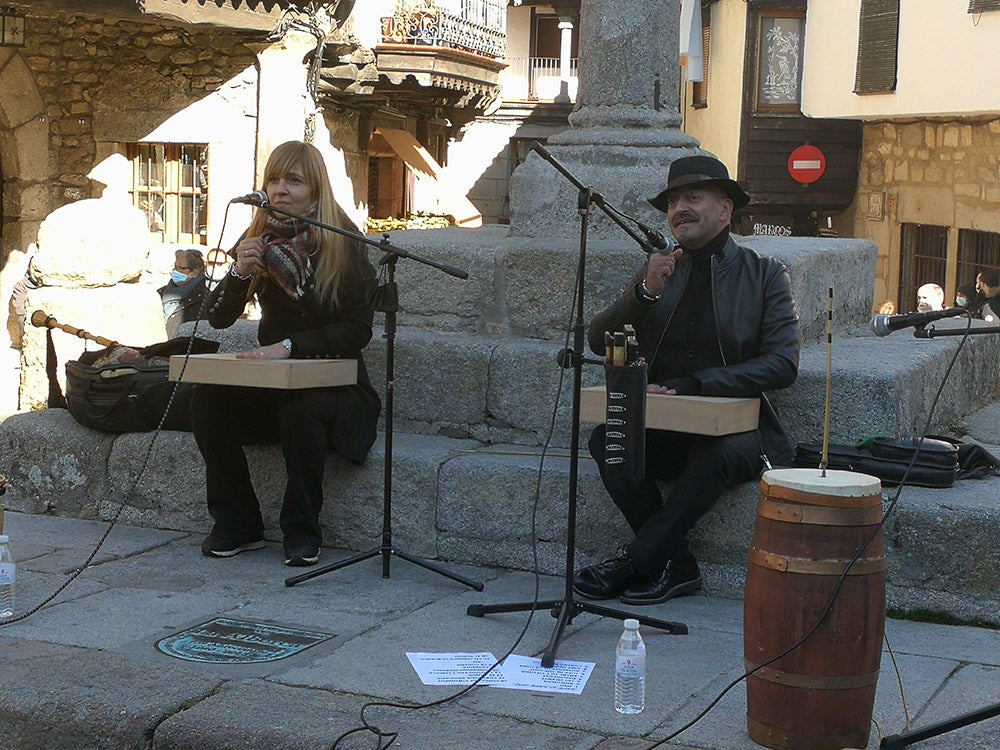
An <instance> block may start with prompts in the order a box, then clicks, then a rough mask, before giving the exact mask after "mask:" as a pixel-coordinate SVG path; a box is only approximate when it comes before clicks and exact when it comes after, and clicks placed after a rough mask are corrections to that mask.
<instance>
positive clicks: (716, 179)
mask: <svg viewBox="0 0 1000 750" xmlns="http://www.w3.org/2000/svg"><path fill="white" fill-rule="evenodd" d="M704 182H707V183H710V184H712V185H717V186H718V187H720V188H722V190H723V191H724V192H725V193H726V195H727V196H729V200H731V201H732V202H733V210H734V211H738V210H739V209H741V208H743V207H744V206H745V205H747V204H748V203H749V202H750V196H749V195H747V194H746V192H745V191H744V190H743V188H741V187H740V186H739V184H738V183H737V182H736V181H735V180H731V179H729V170H728V169H726V165H725V164H723V163H722V162H721V161H719V160H718V159H716V158H715V157H714V156H682V157H681V158H680V159H674V160H673V161H672V162H671V163H670V173H669V174H668V175H667V186H666V187H665V188H664V189H663V190H661V191H660V193H659V195H657V196H656V197H655V198H650V199H649V202H650V204H652V205H653V206H654V207H655V208H658V209H660V210H661V211H663V212H664V213H666V212H667V195H668V194H669V193H670V191H671V190H676V189H677V188H681V187H686V186H688V185H694V184H696V183H704Z"/></svg>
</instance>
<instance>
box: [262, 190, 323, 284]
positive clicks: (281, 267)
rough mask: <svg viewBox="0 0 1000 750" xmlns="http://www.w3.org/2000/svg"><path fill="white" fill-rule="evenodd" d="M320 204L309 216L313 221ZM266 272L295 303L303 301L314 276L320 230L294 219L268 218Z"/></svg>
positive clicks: (312, 206)
mask: <svg viewBox="0 0 1000 750" xmlns="http://www.w3.org/2000/svg"><path fill="white" fill-rule="evenodd" d="M316 207H317V204H315V203H314V204H313V205H311V206H310V207H309V210H308V211H306V213H305V215H306V216H309V217H312V216H314V215H315V213H316ZM263 237H264V268H265V269H266V270H267V275H268V277H269V278H271V279H272V280H273V281H274V282H275V283H276V284H277V285H278V286H280V287H281V288H282V289H283V290H284V292H285V294H287V295H288V296H289V297H291V298H292V299H301V298H302V295H304V294H305V292H306V284H307V283H308V281H309V278H310V277H311V276H312V272H313V267H312V261H311V260H310V258H311V256H312V255H313V254H314V253H315V252H316V247H317V245H316V230H315V229H313V227H312V226H310V225H308V224H306V225H303V224H301V223H300V222H297V221H296V220H295V219H292V218H284V217H277V216H274V215H273V214H268V217H267V224H266V225H265V227H264V234H263Z"/></svg>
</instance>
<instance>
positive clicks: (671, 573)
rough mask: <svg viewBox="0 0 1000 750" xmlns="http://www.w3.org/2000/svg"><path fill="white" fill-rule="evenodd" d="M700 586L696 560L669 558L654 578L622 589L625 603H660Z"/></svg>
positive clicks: (699, 572)
mask: <svg viewBox="0 0 1000 750" xmlns="http://www.w3.org/2000/svg"><path fill="white" fill-rule="evenodd" d="M700 588H701V571H699V570H698V562H697V561H696V560H695V559H694V558H693V557H692V558H691V560H690V561H684V562H678V561H677V560H671V561H670V562H668V563H667V567H665V568H664V569H663V572H662V573H660V575H658V576H657V577H656V578H654V579H652V580H649V579H646V580H643V581H639V582H638V583H635V584H633V585H631V586H629V587H627V588H626V589H624V590H623V591H622V595H621V600H622V601H623V602H624V603H625V604H660V603H661V602H665V601H666V600H667V599H672V598H674V597H675V596H683V595H684V594H690V593H692V592H694V591H697V590H698V589H700Z"/></svg>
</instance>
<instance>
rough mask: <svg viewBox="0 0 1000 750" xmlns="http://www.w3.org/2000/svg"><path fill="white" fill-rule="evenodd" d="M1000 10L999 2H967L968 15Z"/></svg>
mask: <svg viewBox="0 0 1000 750" xmlns="http://www.w3.org/2000/svg"><path fill="white" fill-rule="evenodd" d="M989 10H1000V0H969V13H983V12H985V11H989Z"/></svg>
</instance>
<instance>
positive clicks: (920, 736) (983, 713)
mask: <svg viewBox="0 0 1000 750" xmlns="http://www.w3.org/2000/svg"><path fill="white" fill-rule="evenodd" d="M984 333H991V334H992V333H1000V326H989V327H986V328H972V327H971V326H967V327H966V328H946V329H942V330H937V329H935V328H934V326H931V327H930V328H924V326H917V327H916V329H915V330H914V331H913V336H914V338H918V339H932V338H937V337H939V336H966V335H969V336H973V335H978V334H984ZM994 716H1000V703H994V704H992V705H989V706H984V707H983V708H979V709H976V710H975V711H970V712H968V713H964V714H959V715H958V716H953V717H951V718H950V719H945V720H944V721H939V722H937V723H935V724H931V725H930V726H927V727H924V728H923V729H914V730H913V731H910V732H904V733H903V734H890V735H886V736H885V737H883V738H882V741H881V742H880V743H879V748H880V750H900V748H904V747H907V746H909V745H912V744H914V743H916V742H921V741H923V740H926V739H930V738H931V737H937V736H938V735H941V734H945V733H947V732H952V731H954V730H956V729H961V728H962V727H965V726H968V725H969V724H976V723H978V722H980V721H985V720H986V719H991V718H993V717H994Z"/></svg>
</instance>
